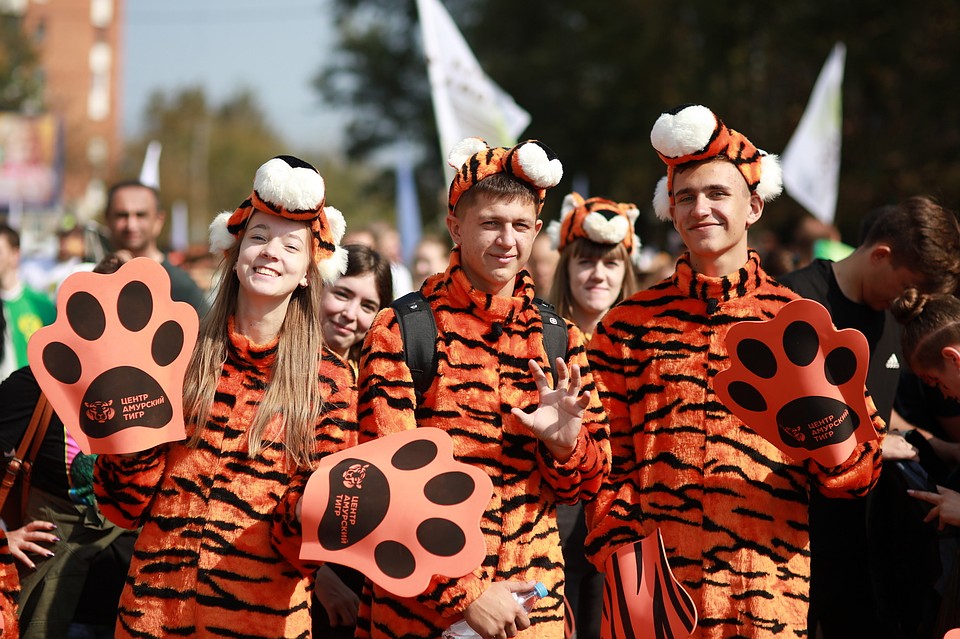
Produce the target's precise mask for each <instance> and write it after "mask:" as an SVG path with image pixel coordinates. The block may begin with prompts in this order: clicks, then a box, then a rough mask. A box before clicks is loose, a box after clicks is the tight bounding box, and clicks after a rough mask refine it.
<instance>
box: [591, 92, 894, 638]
mask: <svg viewBox="0 0 960 639" xmlns="http://www.w3.org/2000/svg"><path fill="white" fill-rule="evenodd" d="M650 137H651V141H652V143H653V146H654V148H655V149H656V150H657V152H658V153H659V155H660V157H661V159H662V160H663V161H664V162H665V163H666V165H667V176H666V177H665V178H664V179H662V180H661V182H660V184H659V185H658V188H657V194H656V196H655V197H654V208H655V209H656V212H657V214H658V216H659V217H660V218H661V219H664V220H670V221H672V222H673V225H674V227H675V228H676V229H677V232H678V233H679V234H680V237H681V238H682V239H683V241H684V244H685V245H686V247H687V252H686V253H685V254H684V255H682V256H681V257H680V259H679V260H678V261H677V266H676V271H675V272H674V273H673V275H671V276H670V277H668V278H666V279H665V280H663V281H661V282H659V283H658V284H655V285H653V286H652V287H651V288H649V289H647V290H645V291H641V292H639V293H637V294H636V295H634V296H632V297H630V298H628V299H626V300H624V301H623V302H621V303H620V304H619V305H618V306H616V307H614V308H613V309H611V310H610V311H609V312H608V313H607V314H606V316H604V318H603V320H602V321H601V323H600V325H599V327H598V329H597V332H596V333H595V334H594V336H593V339H592V340H591V342H590V345H589V358H590V363H591V370H592V371H593V373H594V377H595V379H596V382H597V387H598V390H599V391H600V397H601V400H602V401H603V405H604V409H605V410H606V412H607V416H608V419H609V421H610V437H611V440H610V443H611V456H612V460H613V461H612V466H611V470H610V475H609V476H608V478H607V480H606V481H605V482H604V487H603V489H602V490H601V492H600V493H599V494H598V496H597V498H596V499H595V500H594V501H593V502H591V503H588V504H587V527H588V535H587V542H586V543H587V552H588V555H589V556H590V557H591V560H592V561H593V562H594V564H595V565H596V566H597V568H598V569H600V570H604V569H605V562H606V560H607V558H608V557H609V556H610V555H611V554H612V553H613V552H614V551H616V550H617V549H618V548H619V547H621V546H623V545H626V544H633V543H635V542H636V541H638V540H639V539H641V538H643V537H646V536H648V535H651V534H655V531H656V529H657V528H659V529H660V531H661V533H662V535H663V542H664V546H665V549H666V554H667V558H668V559H669V561H670V564H671V566H672V568H673V573H674V576H675V577H676V578H677V579H678V580H679V581H680V583H681V584H682V585H683V587H684V588H685V589H686V590H687V592H688V593H689V594H690V595H691V597H692V599H693V602H694V604H695V606H696V608H697V612H698V625H697V628H696V630H695V631H694V634H693V636H694V637H698V638H700V637H707V638H710V639H721V638H723V639H727V638H729V637H791V638H792V637H805V636H807V605H808V604H807V598H808V580H809V575H810V547H809V533H808V522H807V509H808V502H809V493H810V492H812V491H820V492H823V493H826V494H829V495H831V496H837V497H843V496H846V497H850V496H855V495H862V494H864V493H866V492H867V490H869V488H870V487H871V486H872V485H873V484H874V482H875V481H876V478H877V475H878V472H879V461H880V456H879V446H878V445H877V442H875V441H874V442H870V443H868V444H863V445H860V446H858V447H857V448H856V449H855V450H854V452H853V454H852V455H851V456H850V458H849V459H847V460H846V461H845V462H844V463H842V464H840V465H839V466H837V467H832V468H824V467H822V466H820V465H818V464H817V463H815V462H813V461H809V460H808V461H803V462H798V461H795V460H793V459H792V458H790V457H788V456H787V455H785V454H784V453H782V452H781V451H780V450H779V449H777V447H775V446H774V445H773V444H771V443H770V442H768V441H766V440H765V439H763V438H762V437H761V436H760V435H758V434H757V433H756V432H754V431H753V430H751V429H750V428H749V427H748V426H747V425H745V424H743V423H742V422H741V421H740V420H739V419H737V418H736V417H735V416H734V415H733V414H732V413H731V412H730V411H729V410H728V409H727V408H726V407H725V406H724V405H723V403H722V402H721V401H720V399H719V398H718V397H717V395H716V392H715V390H714V386H713V380H714V378H715V375H716V373H717V372H718V371H720V370H722V369H724V368H726V367H727V366H728V365H729V356H728V353H727V349H726V344H725V338H726V335H727V332H728V331H729V329H730V328H731V327H732V326H733V325H734V324H736V323H738V322H741V321H744V320H769V319H771V318H772V317H774V316H775V315H776V313H777V312H778V311H779V310H780V309H781V308H782V307H783V306H784V305H785V304H787V303H788V302H790V301H791V300H793V299H796V297H797V296H796V295H795V294H794V293H792V292H791V291H789V290H788V289H786V288H784V287H782V286H780V285H779V284H777V283H776V282H775V281H774V280H773V279H771V278H770V277H769V276H768V275H767V274H766V273H765V272H764V271H763V269H762V268H761V267H760V260H759V257H758V255H757V253H756V252H754V251H752V250H751V249H750V248H749V247H748V245H747V229H749V228H750V226H751V225H753V224H754V223H755V222H757V220H759V219H760V215H761V214H762V213H763V207H764V202H765V201H769V200H772V199H773V198H775V197H776V196H777V195H779V193H780V190H781V180H780V170H779V165H778V163H777V159H776V157H775V156H770V155H766V154H765V153H763V152H762V151H760V150H759V149H757V148H756V147H755V146H754V145H753V144H752V143H750V141H749V140H748V139H747V138H746V137H745V136H743V135H742V134H740V133H738V132H737V131H734V130H733V129H730V128H728V127H727V126H726V125H725V124H724V123H723V122H722V121H720V119H719V118H718V117H716V116H715V115H714V114H713V113H712V112H711V111H710V110H709V109H707V108H706V107H703V106H699V105H695V106H686V107H681V108H679V109H677V110H675V111H673V112H670V113H665V114H662V115H661V116H660V118H659V119H658V120H657V122H656V124H655V125H654V127H653V130H652V131H651V136H650ZM874 426H875V427H882V423H880V422H875V423H874Z"/></svg>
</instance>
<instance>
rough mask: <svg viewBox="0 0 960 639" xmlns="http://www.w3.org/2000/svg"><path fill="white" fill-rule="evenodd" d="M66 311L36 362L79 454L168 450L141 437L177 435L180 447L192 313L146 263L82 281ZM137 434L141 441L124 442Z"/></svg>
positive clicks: (44, 338)
mask: <svg viewBox="0 0 960 639" xmlns="http://www.w3.org/2000/svg"><path fill="white" fill-rule="evenodd" d="M58 302H59V306H58V313H57V321H56V322H55V323H54V324H52V325H51V326H48V327H46V328H44V329H41V330H40V331H38V332H37V333H36V334H35V335H34V337H33V339H32V340H31V341H30V345H29V358H30V362H31V366H32V368H33V370H34V373H35V374H36V376H37V380H38V382H40V385H41V387H42V388H43V389H44V391H45V392H46V394H47V396H48V397H49V398H50V401H51V402H52V403H53V405H54V408H56V410H57V413H58V414H59V415H60V416H61V417H63V418H64V424H65V425H67V427H68V428H70V427H71V426H74V427H75V428H76V429H78V430H79V437H78V434H77V433H74V432H73V430H71V433H72V434H73V435H74V437H75V438H76V439H77V441H78V443H80V445H81V447H84V441H86V442H88V443H89V442H95V441H98V440H102V441H104V442H107V441H108V440H111V439H112V440H113V441H110V443H109V444H106V445H107V447H108V448H109V449H110V450H98V451H94V452H121V451H120V450H113V446H114V444H117V445H119V446H120V447H121V448H124V449H126V448H128V444H134V441H133V439H134V438H136V439H137V440H140V443H137V444H134V445H135V447H136V450H143V449H144V448H145V447H149V446H153V445H156V443H160V442H158V441H157V439H158V438H157V436H156V435H154V436H148V437H146V439H144V438H143V431H142V430H140V429H150V430H159V429H164V428H166V427H168V426H171V425H173V426H174V428H176V427H179V431H180V433H181V435H180V438H182V430H183V408H182V387H183V374H184V371H185V369H186V365H187V362H188V361H189V358H190V354H191V352H192V350H193V345H194V344H195V342H196V334H197V325H198V320H197V314H196V311H194V310H193V308H192V307H190V306H189V305H188V304H184V303H182V302H173V301H172V300H171V299H170V280H169V276H168V275H167V274H166V271H164V270H163V267H162V266H160V264H158V263H156V262H155V261H153V260H148V259H146V258H138V259H135V260H132V261H131V262H128V263H127V264H125V265H124V266H123V267H121V268H120V270H118V271H117V272H116V273H114V274H110V275H101V274H96V273H77V274H75V275H73V276H71V277H70V278H68V279H67V280H66V282H64V284H63V286H62V287H61V290H60V292H59V294H58ZM129 429H137V430H136V434H134V431H131V432H130V433H127V434H126V436H124V437H119V438H118V437H116V436H118V435H121V434H124V433H126V431H128V430H129ZM81 440H83V441H81ZM147 441H152V442H154V443H152V444H146V445H144V443H145V442H147ZM163 441H170V439H164V440H163ZM87 449H88V448H85V451H86V450H87ZM123 452H135V450H124V451H123Z"/></svg>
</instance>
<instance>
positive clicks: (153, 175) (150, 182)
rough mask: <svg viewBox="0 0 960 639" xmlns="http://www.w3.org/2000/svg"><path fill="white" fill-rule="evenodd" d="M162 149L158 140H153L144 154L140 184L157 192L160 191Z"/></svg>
mask: <svg viewBox="0 0 960 639" xmlns="http://www.w3.org/2000/svg"><path fill="white" fill-rule="evenodd" d="M161 149H162V147H161V145H160V142H159V141H158V140H151V141H150V144H148V145H147V150H146V152H145V153H144V154H143V165H142V166H141V167H140V183H141V184H145V185H146V186H149V187H151V188H154V189H157V190H160V151H161Z"/></svg>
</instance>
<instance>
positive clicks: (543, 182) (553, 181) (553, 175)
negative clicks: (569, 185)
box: [510, 140, 563, 189]
mask: <svg viewBox="0 0 960 639" xmlns="http://www.w3.org/2000/svg"><path fill="white" fill-rule="evenodd" d="M510 162H511V164H512V168H513V174H514V175H516V176H517V177H522V178H523V179H525V180H526V181H528V182H529V183H530V184H532V185H533V186H535V187H537V188H538V189H549V188H552V187H554V186H556V185H557V184H559V183H560V180H561V179H562V178H563V165H562V164H561V163H560V160H559V158H557V155H556V154H555V153H554V152H553V151H552V150H550V148H549V147H548V146H547V145H545V144H544V143H543V142H539V141H537V140H527V141H526V142H521V143H520V144H518V145H517V146H515V147H514V148H513V150H512V151H511V153H510Z"/></svg>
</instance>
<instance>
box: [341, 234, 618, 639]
mask: <svg viewBox="0 0 960 639" xmlns="http://www.w3.org/2000/svg"><path fill="white" fill-rule="evenodd" d="M421 291H422V292H423V294H424V295H425V296H426V298H427V300H428V301H429V303H430V306H431V307H432V309H433V312H434V316H435V318H436V323H437V333H438V340H437V353H438V355H437V361H438V370H437V374H436V376H435V377H434V379H433V383H432V385H431V387H430V388H429V389H428V390H427V392H426V393H425V396H424V398H423V401H422V402H421V404H420V405H419V406H417V405H416V400H415V395H414V387H413V382H412V378H411V375H410V371H409V369H408V368H407V365H406V363H405V361H404V356H403V341H402V339H401V335H400V326H399V323H398V322H397V319H396V316H395V314H394V311H393V309H385V310H384V311H382V312H381V313H380V314H379V315H378V316H377V319H376V321H375V322H374V324H373V326H372V327H371V329H370V332H369V333H368V334H367V338H366V341H365V343H364V348H363V352H362V353H361V366H360V380H359V392H360V404H359V419H360V425H361V434H360V439H361V440H366V439H371V438H375V437H380V436H383V435H387V434H389V433H394V432H399V431H403V430H407V429H410V428H416V427H417V426H418V425H419V426H434V427H438V428H442V429H444V430H445V431H446V432H447V433H449V434H450V436H451V437H452V438H453V445H454V455H455V457H456V458H457V459H459V460H460V461H462V462H466V463H470V464H474V465H476V466H479V467H481V468H483V469H485V470H486V471H487V472H488V474H489V475H490V477H491V479H492V480H493V485H494V493H493V497H492V498H491V500H490V504H489V506H488V508H487V510H486V512H485V513H484V516H483V519H482V521H481V528H482V530H483V533H484V537H485V539H486V544H487V556H486V559H485V560H484V562H483V564H482V565H481V566H480V567H479V568H478V569H477V570H475V571H474V572H473V573H471V574H468V575H467V576H465V577H462V578H459V579H446V578H443V579H441V578H435V579H434V581H433V582H431V586H430V588H429V589H428V590H427V591H426V592H425V593H424V594H423V595H421V596H419V597H416V598H406V599H404V598H398V597H395V596H393V595H390V594H389V593H387V592H386V591H384V590H383V589H381V588H379V587H376V586H373V587H372V590H371V586H370V584H369V582H368V584H367V587H366V589H365V593H364V598H363V599H362V601H361V609H360V621H359V623H358V625H357V635H356V636H357V637H374V638H378V639H379V638H382V637H397V638H399V637H439V636H440V633H441V632H442V631H443V629H444V628H446V627H447V626H449V625H450V624H451V623H453V622H454V621H457V620H458V619H460V618H461V614H460V613H461V612H462V611H463V610H464V609H465V608H466V607H467V606H468V605H469V604H471V603H473V601H474V600H475V599H476V598H477V597H478V596H480V594H481V593H483V591H484V590H485V589H486V587H487V586H489V585H490V583H491V582H492V581H494V580H496V581H503V580H519V581H524V580H538V581H542V582H543V584H544V585H545V586H546V587H547V590H548V591H549V593H550V594H549V595H548V596H547V597H545V598H544V599H541V600H540V601H538V602H537V604H536V606H535V607H534V609H533V611H532V612H531V614H530V621H531V623H532V626H531V627H530V629H528V630H525V631H523V632H521V633H520V635H519V636H520V637H526V638H527V639H534V638H538V637H539V638H544V639H545V638H551V639H553V638H556V637H562V636H563V604H562V600H563V555H562V553H561V550H560V538H559V534H558V532H557V522H556V504H557V503H558V502H564V503H570V502H574V501H576V500H577V499H578V498H584V499H589V498H592V497H593V495H594V494H595V493H596V491H597V490H598V489H599V488H600V485H601V481H602V478H603V476H604V475H605V474H606V472H607V469H608V466H609V447H608V441H607V439H608V433H607V426H606V420H605V418H604V416H603V411H602V409H601V407H600V403H599V400H598V398H597V394H596V391H595V390H593V382H592V379H591V377H590V375H589V373H587V372H586V371H585V376H584V387H585V389H586V390H590V391H592V394H591V401H590V405H589V406H588V407H587V411H586V413H585V415H584V418H583V428H582V429H581V431H580V436H579V440H578V442H577V445H576V449H575V450H574V453H573V456H572V457H571V458H570V460H569V461H568V462H566V463H564V464H559V463H557V462H556V461H554V460H553V458H552V457H551V456H550V454H549V452H547V450H546V448H545V446H543V445H542V444H541V443H540V442H539V441H538V440H537V439H536V438H535V437H534V436H533V435H532V434H531V433H530V432H529V431H528V430H527V429H526V428H524V427H523V426H522V425H520V424H519V423H518V422H517V420H516V418H515V417H513V416H512V415H511V414H510V408H511V407H513V406H518V407H523V408H527V407H532V406H535V405H536V404H537V403H538V401H539V395H538V392H537V388H536V385H535V383H534V381H533V377H532V376H531V374H530V372H529V370H528V368H527V360H528V359H534V360H536V361H537V362H538V363H539V364H540V366H541V367H543V368H544V370H546V371H548V376H549V367H548V366H547V363H546V353H545V352H544V347H543V336H542V332H543V327H542V324H541V323H540V314H539V312H537V310H536V308H535V307H534V306H533V297H534V290H533V282H532V279H531V278H530V275H529V274H527V273H526V272H525V271H521V273H520V276H519V277H518V278H517V284H516V288H515V290H514V295H513V297H497V296H492V295H488V294H485V293H482V292H480V291H478V290H477V289H474V288H473V287H471V285H470V284H469V282H468V280H467V277H466V275H465V274H464V272H463V270H462V268H461V266H460V251H459V249H454V250H453V252H452V253H451V262H450V267H449V268H448V270H447V272H446V273H442V274H439V275H435V276H433V277H431V278H429V279H428V280H427V281H426V283H425V284H424V285H423V287H422V288H421ZM567 328H568V337H569V339H568V344H569V347H568V353H567V354H568V359H569V361H571V362H572V363H575V364H579V365H580V366H581V367H582V368H584V370H585V369H586V363H587V362H586V353H585V351H584V348H583V343H582V338H581V334H580V332H579V330H577V329H576V327H574V326H573V325H571V324H568V325H567Z"/></svg>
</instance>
